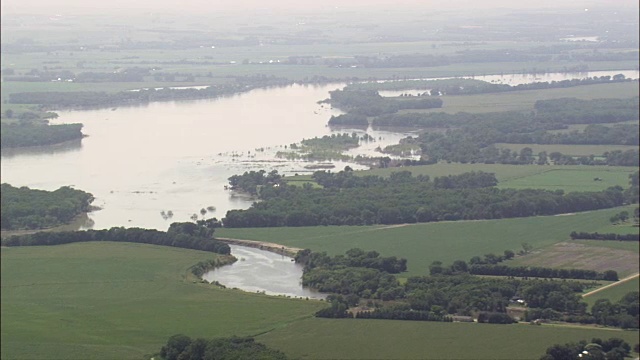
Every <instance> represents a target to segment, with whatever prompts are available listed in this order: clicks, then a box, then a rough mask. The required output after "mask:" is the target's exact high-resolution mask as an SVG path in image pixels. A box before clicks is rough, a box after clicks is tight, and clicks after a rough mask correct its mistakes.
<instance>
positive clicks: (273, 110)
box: [1, 70, 638, 230]
mask: <svg viewBox="0 0 640 360" xmlns="http://www.w3.org/2000/svg"><path fill="white" fill-rule="evenodd" d="M618 73H622V74H624V75H625V76H627V77H631V78H638V71H637V70H629V71H607V72H603V71H598V72H591V73H589V72H585V73H575V74H560V73H555V74H543V75H522V74H515V75H495V76H491V75H489V76H484V77H476V78H481V79H483V80H487V81H492V82H500V83H508V84H512V85H513V84H520V83H527V82H533V81H552V80H564V79H568V78H585V77H592V76H604V75H610V76H612V75H615V74H618ZM343 86H344V84H340V83H335V84H326V85H319V86H312V85H290V86H286V87H279V88H268V89H257V90H253V91H249V92H247V93H243V94H238V95H234V96H230V97H223V98H219V99H211V100H197V101H180V102H157V103H151V104H148V105H143V106H130V107H118V108H114V109H97V110H81V111H57V113H58V114H59V118H58V119H56V120H54V121H52V123H54V124H60V123H82V124H84V128H83V132H84V133H85V134H87V135H88V137H86V138H84V139H82V140H81V141H75V142H69V143H66V144H63V145H59V146H52V147H42V148H30V149H18V150H8V151H3V152H2V161H1V164H2V165H1V166H2V168H1V170H2V172H1V179H2V182H6V183H10V184H12V185H14V186H28V187H31V188H37V189H44V190H55V189H57V188H59V187H60V186H66V185H70V186H74V187H76V188H78V189H81V190H85V191H88V192H90V193H92V194H93V195H94V196H95V198H96V200H95V202H94V205H96V206H98V207H100V208H101V210H98V211H93V212H91V213H90V214H89V218H88V219H89V220H88V221H87V222H86V223H85V224H84V225H83V227H84V228H87V227H93V228H96V229H104V228H110V227H112V226H126V227H132V226H137V227H145V228H155V229H160V230H165V229H167V227H168V226H169V224H170V223H171V222H174V221H188V220H189V218H190V217H191V216H192V215H193V214H199V211H200V209H202V208H207V207H209V206H213V207H215V209H216V210H215V211H213V212H209V213H208V214H207V215H206V217H213V216H215V217H217V218H223V217H224V216H225V214H226V212H227V210H230V209H244V208H248V207H249V206H251V204H252V202H253V200H252V199H247V198H246V197H243V196H240V195H237V194H233V193H231V192H230V191H227V190H225V189H224V186H225V185H227V184H228V178H229V177H230V176H232V175H235V174H242V173H243V172H245V171H248V170H260V169H265V170H266V171H270V170H273V169H275V170H278V171H279V172H280V173H281V174H285V175H292V174H295V173H310V172H312V170H309V169H305V165H308V163H305V162H301V161H284V160H280V159H277V158H275V152H276V151H278V150H282V146H284V145H288V144H291V143H296V142H299V141H300V140H302V139H304V138H312V137H314V136H323V135H327V134H331V133H332V132H336V133H342V132H349V133H351V132H357V133H358V134H360V135H362V134H364V133H365V132H366V133H368V134H369V135H370V136H372V137H373V138H375V141H374V142H369V143H364V144H362V145H361V146H360V147H359V148H357V149H355V150H351V151H349V155H354V156H355V155H358V154H363V155H370V156H376V155H380V153H377V152H375V148H377V147H378V146H380V147H382V148H384V147H385V146H386V145H389V144H396V143H398V141H399V140H400V139H402V138H404V137H406V136H408V135H411V134H412V133H411V132H409V131H393V130H379V129H378V130H376V129H371V128H369V129H367V130H362V129H360V130H356V129H333V130H332V129H330V128H329V127H328V126H327V125H326V124H327V121H328V120H329V118H330V117H331V115H337V114H340V113H341V112H340V111H339V110H337V109H332V108H330V107H329V105H326V104H325V105H321V104H318V101H319V100H323V99H326V98H328V97H329V91H331V90H335V89H339V88H342V87H343ZM257 149H261V151H257ZM333 163H334V165H335V166H336V167H335V169H336V170H341V169H343V168H344V166H346V165H349V166H351V167H352V168H355V169H359V168H363V166H359V165H356V164H352V163H341V162H333ZM162 211H165V212H168V211H171V212H172V213H173V214H174V216H173V217H172V218H168V219H166V218H163V217H162V216H161V212H162Z"/></svg>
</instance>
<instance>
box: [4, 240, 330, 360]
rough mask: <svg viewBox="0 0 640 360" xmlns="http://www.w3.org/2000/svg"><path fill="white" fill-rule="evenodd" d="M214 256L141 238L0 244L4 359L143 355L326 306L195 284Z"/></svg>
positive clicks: (271, 324) (253, 329)
mask: <svg viewBox="0 0 640 360" xmlns="http://www.w3.org/2000/svg"><path fill="white" fill-rule="evenodd" d="M213 256H215V254H212V253H207V252H202V251H194V250H185V249H177V248H168V247H161V246H152V245H141V244H123V243H99V244H98V243H77V244H69V245H60V246H49V247H24V248H2V250H1V257H2V301H1V304H2V309H1V319H0V321H1V324H2V330H1V341H2V354H1V357H2V358H3V359H13V358H21V359H38V358H64V359H137V360H139V359H145V358H147V359H148V357H147V356H146V355H149V354H152V353H154V352H157V351H159V350H160V347H161V346H162V345H163V344H164V343H165V342H166V340H167V338H169V336H172V335H175V334H178V333H183V334H187V335H189V336H193V337H205V338H212V337H223V336H232V335H238V336H247V335H255V334H260V333H263V332H266V331H270V330H272V329H274V328H277V327H280V326H283V325H284V324H286V323H289V322H291V321H294V320H296V319H300V318H304V317H308V316H311V315H312V314H313V313H314V312H315V311H317V310H318V309H320V308H322V307H324V304H323V303H322V302H319V301H306V300H292V299H284V298H278V297H268V296H264V295H258V294H249V293H243V292H240V291H238V290H230V289H226V290H225V289H219V288H217V287H215V286H213V285H208V284H201V283H194V281H193V280H194V277H193V276H192V275H191V274H190V272H189V270H188V269H189V267H191V266H192V265H194V264H195V263H197V262H198V261H202V260H206V259H211V258H212V257H213Z"/></svg>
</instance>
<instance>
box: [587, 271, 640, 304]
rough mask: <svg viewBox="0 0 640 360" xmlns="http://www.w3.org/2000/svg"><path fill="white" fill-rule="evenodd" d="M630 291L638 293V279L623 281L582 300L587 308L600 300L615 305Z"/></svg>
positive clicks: (639, 286)
mask: <svg viewBox="0 0 640 360" xmlns="http://www.w3.org/2000/svg"><path fill="white" fill-rule="evenodd" d="M632 291H640V278H638V277H636V278H634V279H632V280H629V281H625V282H623V283H620V284H618V285H615V286H612V287H610V288H606V289H604V290H602V291H600V292H597V293H594V294H593V295H589V296H587V297H584V298H583V299H584V301H585V302H586V303H587V304H589V306H593V304H595V303H596V301H598V300H600V299H609V301H611V302H612V303H615V302H618V301H619V300H620V299H622V297H623V296H625V295H626V294H628V293H630V292H632Z"/></svg>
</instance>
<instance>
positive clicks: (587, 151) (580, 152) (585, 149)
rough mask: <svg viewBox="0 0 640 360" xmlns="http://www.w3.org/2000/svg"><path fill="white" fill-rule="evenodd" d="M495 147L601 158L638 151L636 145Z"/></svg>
mask: <svg viewBox="0 0 640 360" xmlns="http://www.w3.org/2000/svg"><path fill="white" fill-rule="evenodd" d="M495 146H496V147H497V148H501V149H509V150H511V151H518V152H519V151H520V150H522V149H524V148H526V147H528V148H531V150H533V153H534V154H538V153H539V152H541V151H546V152H547V153H549V154H550V153H552V152H556V151H557V152H560V153H562V154H565V155H571V156H589V155H596V156H600V155H602V154H604V153H605V152H607V151H616V150H620V151H627V150H638V147H637V146H634V145H561V144H503V143H496V144H495Z"/></svg>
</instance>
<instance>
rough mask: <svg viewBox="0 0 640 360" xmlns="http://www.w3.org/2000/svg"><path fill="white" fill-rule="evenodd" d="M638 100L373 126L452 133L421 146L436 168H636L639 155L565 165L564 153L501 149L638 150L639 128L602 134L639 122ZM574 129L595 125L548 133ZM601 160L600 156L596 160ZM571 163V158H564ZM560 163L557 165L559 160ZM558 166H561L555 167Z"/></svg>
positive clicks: (548, 104) (550, 104)
mask: <svg viewBox="0 0 640 360" xmlns="http://www.w3.org/2000/svg"><path fill="white" fill-rule="evenodd" d="M638 105H639V104H638V98H637V97H635V98H630V99H601V100H590V101H583V100H577V99H556V100H545V101H538V102H536V104H535V109H534V110H535V112H530V113H520V112H496V113H483V114H470V113H457V114H445V113H427V114H425V113H406V114H389V115H383V116H379V117H376V118H375V119H374V120H373V124H374V125H388V126H412V127H419V128H423V129H428V128H452V129H450V130H449V131H447V132H446V133H441V132H428V131H427V132H425V133H423V134H421V135H420V136H419V137H418V139H417V142H418V143H419V144H420V147H421V149H422V156H423V158H425V159H428V160H430V161H431V162H437V161H452V162H460V163H503V164H532V163H538V164H542V163H548V160H549V159H551V160H554V159H556V160H558V164H561V163H566V162H569V161H571V162H575V163H582V164H585V165H591V164H593V165H599V164H606V165H616V166H637V164H638V161H639V160H638V159H639V156H638V150H628V151H625V152H622V151H619V150H618V151H615V152H614V151H612V152H609V153H608V154H602V155H604V157H605V159H604V160H599V159H598V160H596V159H593V158H590V157H584V159H581V158H579V159H574V157H568V158H569V159H564V161H563V155H562V154H560V153H557V154H554V155H556V156H555V157H554V158H552V157H551V156H547V154H546V153H545V154H538V157H537V159H536V157H535V156H534V154H533V153H532V151H531V149H530V148H524V149H523V150H522V151H521V152H520V153H517V152H512V151H511V150H509V149H499V148H497V147H496V146H495V145H494V144H496V143H515V144H538V143H540V144H622V145H637V143H638V137H637V128H635V127H632V126H631V125H616V126H614V127H611V128H607V129H603V128H604V126H602V125H595V124H599V123H615V122H623V121H627V120H633V119H638V116H639V113H638ZM571 124H590V125H591V126H589V127H587V128H586V129H585V130H584V131H582V132H579V131H574V132H571V133H568V134H551V133H549V132H548V131H549V130H558V129H564V128H567V126H568V125H571ZM594 155H601V154H594ZM564 158H567V156H564ZM554 161H555V160H554ZM554 163H556V162H554Z"/></svg>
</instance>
